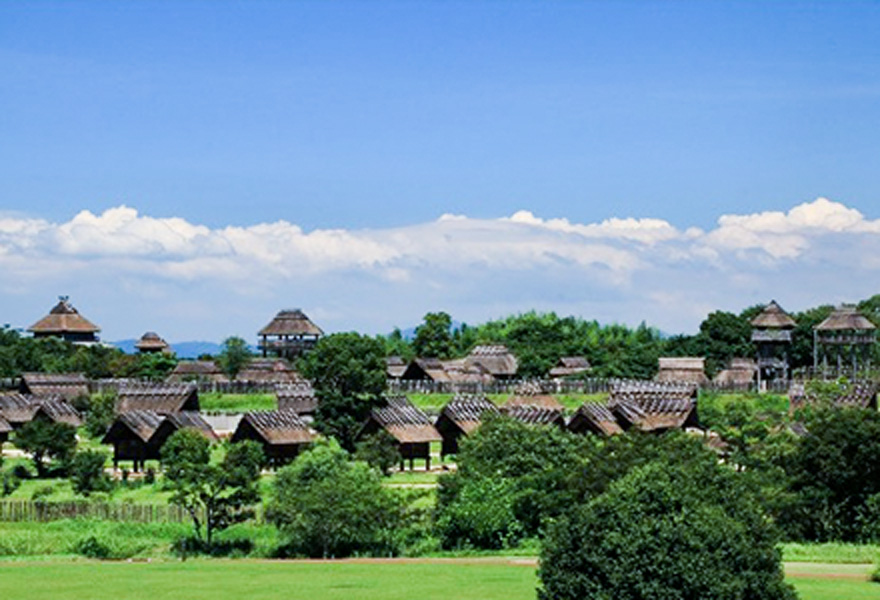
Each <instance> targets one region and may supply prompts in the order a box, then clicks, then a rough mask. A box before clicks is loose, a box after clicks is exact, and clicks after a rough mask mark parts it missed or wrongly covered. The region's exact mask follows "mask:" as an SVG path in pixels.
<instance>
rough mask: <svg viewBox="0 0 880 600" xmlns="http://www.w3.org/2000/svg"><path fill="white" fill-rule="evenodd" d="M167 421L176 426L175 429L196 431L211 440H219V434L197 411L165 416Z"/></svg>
mask: <svg viewBox="0 0 880 600" xmlns="http://www.w3.org/2000/svg"><path fill="white" fill-rule="evenodd" d="M165 421H166V422H168V423H172V424H174V427H175V429H195V430H196V431H198V432H199V433H201V434H202V435H204V436H205V437H206V438H208V439H209V440H216V439H217V434H216V433H214V430H213V429H212V428H211V425H210V424H209V423H208V422H207V421H205V419H203V418H202V415H200V414H199V413H198V412H196V411H192V410H185V411H181V412H175V413H168V414H167V415H165Z"/></svg>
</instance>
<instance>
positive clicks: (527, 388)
mask: <svg viewBox="0 0 880 600" xmlns="http://www.w3.org/2000/svg"><path fill="white" fill-rule="evenodd" d="M504 406H540V407H543V408H549V409H551V410H560V411H561V410H565V407H564V406H563V405H562V404H561V403H560V402H559V400H557V399H556V398H554V397H553V396H552V395H550V394H545V393H544V391H543V390H542V389H541V386H540V385H539V384H538V383H536V382H525V383H521V384H519V385H518V386H516V388H515V389H514V391H513V394H512V395H511V396H510V398H508V399H507V402H505V403H504Z"/></svg>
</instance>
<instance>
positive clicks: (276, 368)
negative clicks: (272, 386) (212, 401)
mask: <svg viewBox="0 0 880 600" xmlns="http://www.w3.org/2000/svg"><path fill="white" fill-rule="evenodd" d="M236 380H237V381H249V382H254V383H294V382H297V381H301V380H302V377H300V375H299V373H297V372H296V371H295V370H294V369H293V367H291V366H290V363H288V362H287V361H286V360H284V359H283V358H268V359H267V358H255V359H253V360H251V361H249V362H248V364H247V365H245V367H244V369H242V370H241V372H240V373H239V374H238V376H237V377H236Z"/></svg>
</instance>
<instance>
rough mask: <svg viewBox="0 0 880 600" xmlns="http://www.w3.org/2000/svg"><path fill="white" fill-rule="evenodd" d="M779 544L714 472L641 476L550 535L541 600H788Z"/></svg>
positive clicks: (729, 478) (732, 485)
mask: <svg viewBox="0 0 880 600" xmlns="http://www.w3.org/2000/svg"><path fill="white" fill-rule="evenodd" d="M776 542H777V539H776V537H775V535H774V534H773V531H772V529H771V528H770V526H769V524H768V522H767V520H766V519H765V518H764V516H763V514H762V513H761V512H760V510H759V509H758V508H757V507H756V503H755V501H754V498H753V496H752V494H751V493H750V492H749V491H748V490H747V489H745V488H744V487H743V485H742V483H741V482H740V480H739V478H738V476H737V475H736V474H734V473H732V472H731V471H730V470H729V469H728V468H727V467H723V466H719V465H716V464H708V463H707V464H705V465H696V466H694V465H690V466H680V467H676V466H671V465H668V464H663V463H654V464H649V465H647V466H644V467H638V468H636V469H634V470H633V471H632V472H630V473H629V474H628V475H626V476H624V477H623V478H622V479H620V480H618V481H616V482H614V483H613V484H611V486H610V487H609V488H608V490H607V491H606V492H605V493H603V494H601V495H600V496H598V497H597V498H595V499H593V500H592V501H591V502H589V503H588V504H586V505H585V506H582V507H579V508H578V509H576V510H575V511H574V512H573V513H572V514H571V515H569V516H568V517H566V518H563V519H561V520H560V521H559V522H558V523H556V524H554V525H553V526H552V527H551V528H550V532H549V535H548V536H547V538H546V540H545V542H544V547H543V549H542V552H541V566H540V569H539V576H540V579H541V583H542V588H541V589H540V590H539V593H538V597H539V599H540V600H590V599H596V600H605V599H608V598H629V599H632V600H642V599H644V600H648V599H663V600H679V599H681V600H684V599H688V598H715V599H718V600H737V599H741V598H751V599H753V600H791V599H794V598H796V595H795V593H794V591H793V589H792V588H791V587H790V586H788V585H787V584H786V583H785V582H784V579H783V572H782V563H781V557H780V553H779V550H778V549H777V548H776Z"/></svg>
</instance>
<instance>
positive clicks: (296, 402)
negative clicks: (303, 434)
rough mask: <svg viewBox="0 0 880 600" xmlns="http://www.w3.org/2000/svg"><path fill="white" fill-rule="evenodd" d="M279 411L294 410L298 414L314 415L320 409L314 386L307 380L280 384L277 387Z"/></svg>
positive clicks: (276, 395) (276, 394)
mask: <svg viewBox="0 0 880 600" xmlns="http://www.w3.org/2000/svg"><path fill="white" fill-rule="evenodd" d="M275 397H276V398H277V399H278V410H292V411H293V412H295V413H298V414H312V413H314V412H315V411H316V410H317V409H318V398H317V396H315V390H314V388H312V384H311V383H310V382H308V381H306V380H302V381H298V382H296V383H279V384H278V385H276V386H275Z"/></svg>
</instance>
